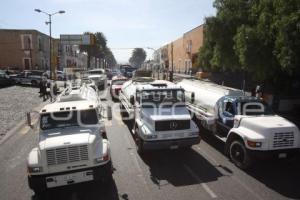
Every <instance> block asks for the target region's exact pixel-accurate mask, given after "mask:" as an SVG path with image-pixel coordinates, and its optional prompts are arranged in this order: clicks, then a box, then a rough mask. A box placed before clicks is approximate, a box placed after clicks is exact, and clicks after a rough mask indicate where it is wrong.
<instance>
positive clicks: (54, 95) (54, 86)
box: [53, 82, 58, 101]
mask: <svg viewBox="0 0 300 200" xmlns="http://www.w3.org/2000/svg"><path fill="white" fill-rule="evenodd" d="M57 95H58V87H57V83H56V82H54V84H53V98H54V101H56V96H57Z"/></svg>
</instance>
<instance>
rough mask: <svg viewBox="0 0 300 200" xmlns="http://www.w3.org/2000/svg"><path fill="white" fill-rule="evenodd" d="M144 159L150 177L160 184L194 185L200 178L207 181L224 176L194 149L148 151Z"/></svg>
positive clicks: (201, 180)
mask: <svg viewBox="0 0 300 200" xmlns="http://www.w3.org/2000/svg"><path fill="white" fill-rule="evenodd" d="M142 159H143V161H144V162H145V163H146V164H147V165H148V166H149V170H150V179H151V180H152V181H153V182H154V183H155V184H157V185H158V186H163V185H165V184H172V185H174V186H186V185H193V184H199V180H200V182H204V183H207V182H212V181H216V180H217V179H218V178H219V177H221V176H223V175H222V174H221V173H220V172H219V171H218V170H217V169H216V168H215V167H214V166H213V165H211V164H210V163H209V162H208V161H207V160H206V159H205V158H203V157H202V156H201V155H200V154H198V153H197V152H196V151H194V150H193V149H180V150H176V151H171V150H161V151H153V152H147V153H146V154H145V155H143V156H142ZM191 172H192V174H191ZM195 176H197V178H195ZM165 182H167V183H165Z"/></svg>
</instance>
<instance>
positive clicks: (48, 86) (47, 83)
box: [46, 79, 52, 102]
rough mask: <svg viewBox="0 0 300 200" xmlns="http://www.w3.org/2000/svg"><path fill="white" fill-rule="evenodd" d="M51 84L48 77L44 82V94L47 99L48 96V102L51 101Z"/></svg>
mask: <svg viewBox="0 0 300 200" xmlns="http://www.w3.org/2000/svg"><path fill="white" fill-rule="evenodd" d="M51 86H52V83H51V80H50V79H48V80H47V82H46V95H47V99H49V97H50V102H52V94H51Z"/></svg>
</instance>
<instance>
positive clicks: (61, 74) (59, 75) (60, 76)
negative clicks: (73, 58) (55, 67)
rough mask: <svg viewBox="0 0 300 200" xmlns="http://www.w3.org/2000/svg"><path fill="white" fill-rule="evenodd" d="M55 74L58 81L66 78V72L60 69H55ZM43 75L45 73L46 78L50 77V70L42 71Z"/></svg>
mask: <svg viewBox="0 0 300 200" xmlns="http://www.w3.org/2000/svg"><path fill="white" fill-rule="evenodd" d="M55 74H56V79H57V80H59V81H62V80H65V78H66V74H65V73H64V72H62V71H56V72H55ZM44 75H45V76H46V77H47V78H49V77H50V71H49V70H47V71H46V72H45V73H44Z"/></svg>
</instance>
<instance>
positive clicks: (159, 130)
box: [119, 77, 200, 153]
mask: <svg viewBox="0 0 300 200" xmlns="http://www.w3.org/2000/svg"><path fill="white" fill-rule="evenodd" d="M119 98H120V102H121V103H120V106H121V112H122V111H123V112H125V114H126V116H127V117H129V119H127V120H131V121H133V133H134V139H135V141H136V144H137V151H138V152H139V153H143V151H144V150H154V149H163V148H166V149H168V148H169V149H177V148H180V147H189V146H192V145H194V144H198V143H199V142H200V137H199V129H198V127H197V125H196V124H195V122H194V121H193V120H192V118H191V115H190V113H189V111H188V109H187V107H186V105H185V95H184V90H183V89H182V88H180V87H178V86H176V85H175V84H173V83H171V82H168V81H162V80H153V79H152V78H144V77H139V78H134V79H133V80H130V81H127V82H125V83H124V84H123V86H122V90H121V92H120V96H119ZM125 114H124V113H123V114H122V115H123V117H124V118H123V119H125Z"/></svg>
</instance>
